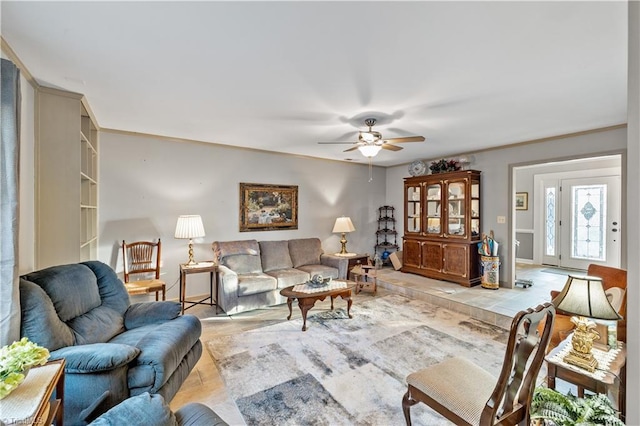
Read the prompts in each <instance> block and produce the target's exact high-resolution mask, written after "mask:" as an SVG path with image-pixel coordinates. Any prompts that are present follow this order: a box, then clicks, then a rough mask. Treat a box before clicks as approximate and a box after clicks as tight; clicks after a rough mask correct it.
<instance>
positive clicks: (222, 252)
mask: <svg viewBox="0 0 640 426" xmlns="http://www.w3.org/2000/svg"><path fill="white" fill-rule="evenodd" d="M213 251H214V252H215V255H216V259H218V262H219V263H220V264H221V265H224V266H226V267H227V268H229V269H231V270H232V271H235V272H236V273H238V274H254V273H258V272H262V261H261V259H260V246H259V245H258V242H257V241H256V240H241V241H216V242H215V243H214V244H213Z"/></svg>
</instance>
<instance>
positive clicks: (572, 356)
mask: <svg viewBox="0 0 640 426" xmlns="http://www.w3.org/2000/svg"><path fill="white" fill-rule="evenodd" d="M563 361H564V362H566V363H567V364H571V365H575V366H576V367H580V368H582V369H583V370H587V371H588V372H590V373H593V372H594V371H596V367H597V366H598V361H597V360H596V359H595V358H594V357H593V354H592V353H591V352H589V353H588V354H582V353H580V352H577V351H574V350H573V349H572V350H571V352H569V353H568V354H567V355H566V356H565V357H564V358H563Z"/></svg>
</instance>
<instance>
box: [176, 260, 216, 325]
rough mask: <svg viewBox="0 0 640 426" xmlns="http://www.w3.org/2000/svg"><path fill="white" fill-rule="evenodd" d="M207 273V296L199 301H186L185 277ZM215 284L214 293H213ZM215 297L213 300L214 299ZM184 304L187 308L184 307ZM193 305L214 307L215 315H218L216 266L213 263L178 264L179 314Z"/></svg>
mask: <svg viewBox="0 0 640 426" xmlns="http://www.w3.org/2000/svg"><path fill="white" fill-rule="evenodd" d="M206 272H208V273H209V296H208V297H205V298H204V299H201V300H187V295H186V294H187V288H186V287H187V275H190V274H201V273H206ZM214 282H215V292H214ZM214 297H215V299H214ZM207 300H208V301H209V303H205V302H206V301H207ZM185 303H188V304H189V306H186V307H185ZM195 305H209V306H213V305H215V306H216V314H217V313H218V265H217V264H216V263H215V262H199V263H195V264H193V265H189V264H187V263H182V264H180V306H181V313H183V314H184V311H186V310H187V309H189V308H192V307H194V306H195Z"/></svg>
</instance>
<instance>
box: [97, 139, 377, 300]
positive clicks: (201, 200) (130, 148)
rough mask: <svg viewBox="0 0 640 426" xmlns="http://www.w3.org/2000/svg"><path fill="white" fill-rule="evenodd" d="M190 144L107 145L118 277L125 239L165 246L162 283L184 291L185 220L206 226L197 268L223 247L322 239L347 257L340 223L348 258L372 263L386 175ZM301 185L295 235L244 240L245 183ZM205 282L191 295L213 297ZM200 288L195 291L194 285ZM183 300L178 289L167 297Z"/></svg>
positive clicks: (103, 213)
mask: <svg viewBox="0 0 640 426" xmlns="http://www.w3.org/2000/svg"><path fill="white" fill-rule="evenodd" d="M373 172H374V179H373V181H372V182H368V178H369V174H368V169H367V166H364V165H360V164H352V163H346V162H337V161H327V160H319V159H312V158H305V157H296V156H291V155H282V154H276V153H268V152H261V151H255V150H247V149H239V148H233V147H228V146H220V145H213V144H207V143H201V142H193V141H179V140H171V139H166V138H158V137H152V136H137V135H130V134H124V133H116V132H102V133H101V135H100V176H99V188H100V191H99V192H100V196H99V202H100V210H99V212H100V214H99V238H100V247H99V250H98V251H99V257H100V260H102V261H104V262H106V263H108V264H110V265H111V266H113V267H115V268H116V270H117V271H118V272H120V271H121V259H120V252H119V250H118V248H119V245H120V243H121V242H122V240H123V239H125V240H135V239H155V238H158V237H160V238H162V245H163V249H162V250H163V256H162V258H163V271H164V276H163V278H164V279H165V281H166V282H167V283H168V285H169V286H173V285H174V284H176V283H177V281H178V264H179V263H183V262H185V261H186V260H187V243H188V242H187V241H185V240H176V239H174V238H173V234H174V231H175V226H176V220H177V218H178V216H179V215H181V214H199V215H201V216H202V220H203V222H204V227H205V231H206V234H207V235H206V237H205V238H202V239H200V240H196V241H194V243H195V246H194V251H195V257H196V260H207V259H211V258H212V254H213V253H212V251H211V243H212V242H213V241H216V240H221V241H224V240H235V239H257V240H283V239H290V238H305V237H319V238H320V239H321V240H322V245H323V247H324V249H325V251H327V252H336V251H339V249H340V243H339V239H340V238H339V235H336V234H332V233H331V231H332V229H333V224H334V222H335V219H336V217H338V216H342V215H345V216H350V217H351V219H352V221H353V223H354V226H355V228H356V231H355V232H352V233H350V234H349V235H348V236H347V240H348V241H349V243H348V244H347V247H348V248H349V250H350V251H354V252H358V253H372V251H373V246H374V244H375V231H376V229H377V227H376V222H375V220H376V217H377V209H378V207H380V206H381V205H383V204H384V202H385V170H384V169H383V168H379V167H374V170H373ZM240 182H250V183H267V184H280V185H298V197H299V199H298V203H299V209H298V217H299V220H298V222H299V227H298V229H297V230H281V231H263V232H240V231H239V212H238V208H239V183H240ZM205 278H206V277H205V276H202V275H192V276H190V277H189V286H190V289H189V294H203V293H205V292H206V291H205V290H206V288H207V287H206V286H207V282H206V279H205ZM192 283H193V284H192ZM168 297H174V298H177V297H178V287H177V286H175V287H172V288H171V289H170V290H169V291H168Z"/></svg>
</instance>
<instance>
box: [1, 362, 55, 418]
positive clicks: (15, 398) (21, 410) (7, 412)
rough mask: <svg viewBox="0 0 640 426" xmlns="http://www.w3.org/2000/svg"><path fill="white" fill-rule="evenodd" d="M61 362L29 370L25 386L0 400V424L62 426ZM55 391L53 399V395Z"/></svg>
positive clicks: (21, 385) (49, 363)
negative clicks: (52, 425) (51, 425)
mask: <svg viewBox="0 0 640 426" xmlns="http://www.w3.org/2000/svg"><path fill="white" fill-rule="evenodd" d="M64 364H65V361H64V359H61V360H57V361H51V362H48V363H47V364H45V365H43V366H39V367H33V368H31V371H29V374H28V375H27V377H26V379H24V382H22V383H21V384H20V386H18V387H17V388H16V389H15V390H14V391H13V392H11V393H10V394H9V395H8V396H6V397H5V398H4V399H1V400H0V422H4V423H8V424H25V425H27V424H28V425H30V424H33V425H50V424H51V423H52V422H53V421H54V418H55V424H56V425H57V426H62V423H63V420H64ZM54 389H55V391H56V395H55V398H53V399H52V395H53V391H54Z"/></svg>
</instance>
